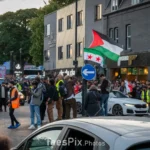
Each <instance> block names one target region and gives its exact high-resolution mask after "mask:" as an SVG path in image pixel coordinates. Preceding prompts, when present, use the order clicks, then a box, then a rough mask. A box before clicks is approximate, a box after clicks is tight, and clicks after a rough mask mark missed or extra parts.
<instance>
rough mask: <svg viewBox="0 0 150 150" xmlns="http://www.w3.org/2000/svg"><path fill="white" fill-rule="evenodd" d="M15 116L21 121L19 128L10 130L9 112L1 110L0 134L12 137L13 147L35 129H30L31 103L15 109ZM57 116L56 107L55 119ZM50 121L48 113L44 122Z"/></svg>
mask: <svg viewBox="0 0 150 150" xmlns="http://www.w3.org/2000/svg"><path fill="white" fill-rule="evenodd" d="M15 116H16V118H17V120H18V121H19V122H20V123H21V126H20V127H19V128H18V129H14V130H9V129H7V127H8V126H9V125H10V118H9V112H8V109H7V112H0V135H6V136H8V137H9V138H10V139H11V142H12V147H14V146H16V145H17V144H18V143H20V142H21V141H22V140H23V139H24V138H25V137H26V136H28V135H29V134H30V133H32V132H33V131H34V130H28V127H29V126H30V112H29V105H27V104H26V105H25V106H21V107H20V108H19V109H17V110H15ZM56 118H57V111H56V109H55V108H54V119H56ZM46 123H48V118H47V114H46V117H45V120H44V124H46Z"/></svg>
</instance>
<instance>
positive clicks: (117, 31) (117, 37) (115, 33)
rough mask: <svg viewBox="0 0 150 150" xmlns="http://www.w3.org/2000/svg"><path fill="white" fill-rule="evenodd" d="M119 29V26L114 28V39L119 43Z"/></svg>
mask: <svg viewBox="0 0 150 150" xmlns="http://www.w3.org/2000/svg"><path fill="white" fill-rule="evenodd" d="M118 34H119V30H118V28H115V29H114V40H115V42H116V43H118V41H119V35H118Z"/></svg>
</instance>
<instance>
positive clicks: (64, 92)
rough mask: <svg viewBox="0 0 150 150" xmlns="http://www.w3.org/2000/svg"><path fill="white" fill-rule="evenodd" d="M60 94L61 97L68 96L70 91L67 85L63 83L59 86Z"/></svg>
mask: <svg viewBox="0 0 150 150" xmlns="http://www.w3.org/2000/svg"><path fill="white" fill-rule="evenodd" d="M59 93H60V95H61V97H66V96H67V94H68V91H67V88H66V84H65V83H63V84H62V85H59Z"/></svg>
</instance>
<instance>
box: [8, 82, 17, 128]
mask: <svg viewBox="0 0 150 150" xmlns="http://www.w3.org/2000/svg"><path fill="white" fill-rule="evenodd" d="M9 88H10V99H9V100H8V106H9V115H10V119H11V125H10V126H9V127H8V129H16V128H18V127H19V126H20V123H19V122H18V121H17V119H16V117H15V116H14V111H15V109H17V108H19V105H20V98H19V94H18V90H17V89H16V87H15V82H14V81H10V82H9ZM15 123H16V124H15Z"/></svg>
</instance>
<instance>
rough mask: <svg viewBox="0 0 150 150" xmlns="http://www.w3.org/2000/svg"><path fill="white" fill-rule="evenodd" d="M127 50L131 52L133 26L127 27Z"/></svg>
mask: <svg viewBox="0 0 150 150" xmlns="http://www.w3.org/2000/svg"><path fill="white" fill-rule="evenodd" d="M126 36H127V37H126V40H127V41H126V48H127V50H131V25H127V26H126Z"/></svg>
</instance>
